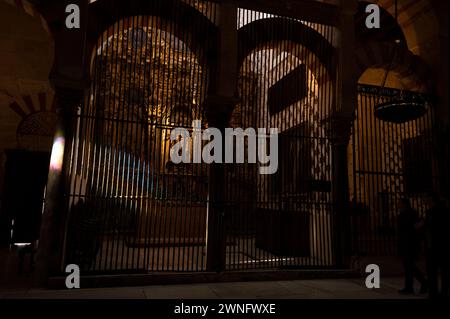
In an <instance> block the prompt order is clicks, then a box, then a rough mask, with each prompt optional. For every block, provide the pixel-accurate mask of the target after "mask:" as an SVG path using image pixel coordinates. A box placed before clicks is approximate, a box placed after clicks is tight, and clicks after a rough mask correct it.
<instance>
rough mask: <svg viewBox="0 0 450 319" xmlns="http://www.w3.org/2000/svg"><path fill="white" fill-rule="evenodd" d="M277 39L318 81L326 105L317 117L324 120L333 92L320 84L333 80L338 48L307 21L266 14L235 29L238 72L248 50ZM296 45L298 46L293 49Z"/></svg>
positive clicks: (320, 96)
mask: <svg viewBox="0 0 450 319" xmlns="http://www.w3.org/2000/svg"><path fill="white" fill-rule="evenodd" d="M277 43H278V44H280V43H281V46H283V47H284V50H285V51H286V52H287V53H289V54H291V55H293V56H295V57H296V58H298V59H299V60H301V61H302V62H304V63H305V66H306V68H307V70H308V72H311V74H312V75H313V77H314V79H315V80H316V81H317V85H318V87H319V89H318V94H319V96H318V105H319V106H323V107H326V108H328V109H329V110H328V109H327V110H322V111H320V113H321V114H322V118H319V119H317V121H318V122H321V121H323V120H325V119H326V117H327V116H328V115H329V113H330V112H331V109H332V103H333V92H332V90H328V92H327V93H325V92H323V90H322V89H321V88H322V87H325V85H327V84H331V85H332V84H333V83H334V79H335V75H336V65H337V63H336V62H337V52H336V49H335V48H334V47H333V46H332V44H331V43H330V42H329V41H328V40H327V39H326V38H324V37H323V36H322V35H321V34H320V33H319V32H317V31H316V30H314V29H313V28H311V27H309V26H308V25H306V24H303V23H302V22H300V21H296V20H293V19H288V18H266V19H261V20H256V21H254V22H251V23H249V24H246V25H245V26H243V27H242V28H240V29H239V30H238V46H239V48H240V50H239V52H238V67H239V72H240V70H241V68H242V66H243V64H244V61H245V59H246V58H247V57H248V56H249V55H250V54H252V53H253V52H256V51H258V50H263V49H264V48H268V47H270V45H271V44H277ZM289 43H290V44H289ZM277 46H279V45H277ZM296 47H297V48H298V47H300V48H301V49H300V50H298V49H297V50H296V49H295V48H296ZM298 52H302V54H304V55H305V56H296V55H297V53H298Z"/></svg>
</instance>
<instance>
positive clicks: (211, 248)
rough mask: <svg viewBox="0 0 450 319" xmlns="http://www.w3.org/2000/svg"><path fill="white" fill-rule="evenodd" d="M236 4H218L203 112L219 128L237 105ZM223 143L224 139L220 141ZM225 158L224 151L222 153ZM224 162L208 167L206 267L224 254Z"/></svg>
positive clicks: (214, 267) (218, 265)
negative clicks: (214, 49)
mask: <svg viewBox="0 0 450 319" xmlns="http://www.w3.org/2000/svg"><path fill="white" fill-rule="evenodd" d="M236 25H237V7H236V5H235V4H233V3H220V5H219V39H218V40H219V42H218V47H219V54H218V57H217V61H216V65H215V67H214V69H216V70H217V73H216V74H217V75H215V74H214V73H215V72H211V73H212V74H211V76H212V77H213V76H216V78H215V79H212V82H213V83H214V84H215V85H214V87H213V88H211V89H210V91H209V96H208V98H207V103H206V108H207V110H206V116H207V120H208V125H209V127H215V128H217V129H219V130H221V132H222V136H223V137H224V133H225V128H226V127H227V126H228V124H229V121H230V119H231V114H232V112H233V109H234V107H235V105H236V98H235V96H236V90H237V87H236V84H237V74H238V73H237V69H238V68H237V26H236ZM222 144H223V145H225V143H224V141H223V143H222ZM223 157H224V158H225V154H223ZM225 187H226V185H225V164H218V163H217V164H211V165H210V167H209V183H208V188H209V190H208V191H209V193H208V196H209V198H208V225H207V227H208V236H207V264H206V268H207V270H208V271H216V272H220V271H223V270H224V268H225V262H226V260H225V256H226V233H225V224H224V220H225V212H226V211H225V203H224V190H225V189H226V188H225Z"/></svg>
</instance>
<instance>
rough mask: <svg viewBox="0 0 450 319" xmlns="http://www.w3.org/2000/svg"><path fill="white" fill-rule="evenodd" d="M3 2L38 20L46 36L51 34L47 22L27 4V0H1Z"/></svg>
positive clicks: (32, 6)
mask: <svg viewBox="0 0 450 319" xmlns="http://www.w3.org/2000/svg"><path fill="white" fill-rule="evenodd" d="M3 2H5V3H7V4H9V5H12V6H14V7H16V8H17V9H18V10H19V11H22V12H24V13H25V14H27V15H29V16H32V17H33V18H36V19H39V21H40V24H41V26H42V28H43V29H44V30H45V31H46V32H47V33H48V34H51V31H50V28H49V26H48V24H47V21H46V20H45V19H44V17H43V16H42V15H41V14H40V12H39V11H38V10H37V9H36V8H35V6H34V5H32V4H31V3H30V2H28V1H27V0H3Z"/></svg>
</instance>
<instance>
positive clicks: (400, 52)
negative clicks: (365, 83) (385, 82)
mask: <svg viewBox="0 0 450 319" xmlns="http://www.w3.org/2000/svg"><path fill="white" fill-rule="evenodd" d="M396 46H397V45H396V44H395V43H392V42H384V43H381V42H375V41H369V42H367V43H365V44H360V45H359V46H358V47H357V49H356V52H355V57H356V64H357V67H356V72H357V78H358V79H359V78H360V77H361V75H362V74H363V73H364V72H365V71H366V70H367V69H369V68H384V69H386V68H387V67H389V65H391V69H392V71H393V72H396V73H398V74H399V76H400V77H399V78H400V83H401V85H402V86H403V89H408V90H412V89H415V90H419V91H425V92H432V90H433V77H432V75H431V72H430V70H429V67H428V65H427V64H426V63H425V62H424V61H423V60H422V59H421V58H420V57H419V56H417V55H414V54H413V53H412V52H411V51H410V50H408V48H407V47H405V46H401V45H400V46H397V49H396V48H395V47H396ZM395 49H396V50H397V53H396V54H395V58H394V59H393V57H394V50H395ZM391 63H392V64H391ZM380 84H381V83H380Z"/></svg>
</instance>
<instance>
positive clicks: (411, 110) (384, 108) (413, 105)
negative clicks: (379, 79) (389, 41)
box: [375, 0, 428, 124]
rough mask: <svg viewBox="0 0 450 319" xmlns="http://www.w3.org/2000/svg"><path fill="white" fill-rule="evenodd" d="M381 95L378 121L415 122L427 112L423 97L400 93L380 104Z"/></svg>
mask: <svg viewBox="0 0 450 319" xmlns="http://www.w3.org/2000/svg"><path fill="white" fill-rule="evenodd" d="M395 21H397V24H398V13H397V0H395ZM400 43H401V40H399V39H398V40H396V41H395V46H394V52H393V57H392V60H391V61H390V64H389V66H388V68H387V70H386V74H385V76H384V79H383V83H382V85H381V90H380V91H383V89H384V88H385V86H386V81H387V78H388V76H389V72H390V71H391V68H392V65H393V63H394V60H395V58H396V56H397V50H398V46H399V45H400ZM380 102H381V95H380V98H379V100H378V103H377V105H376V106H375V117H377V118H378V119H380V120H382V121H385V122H390V123H395V124H402V123H407V122H410V121H414V120H416V119H418V118H420V117H422V116H423V115H424V114H425V113H426V112H427V109H428V107H427V103H426V101H425V100H424V99H423V98H421V97H415V98H414V97H405V96H404V95H403V92H401V93H400V95H399V96H396V97H393V98H392V99H391V100H390V101H387V102H384V103H380Z"/></svg>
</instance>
